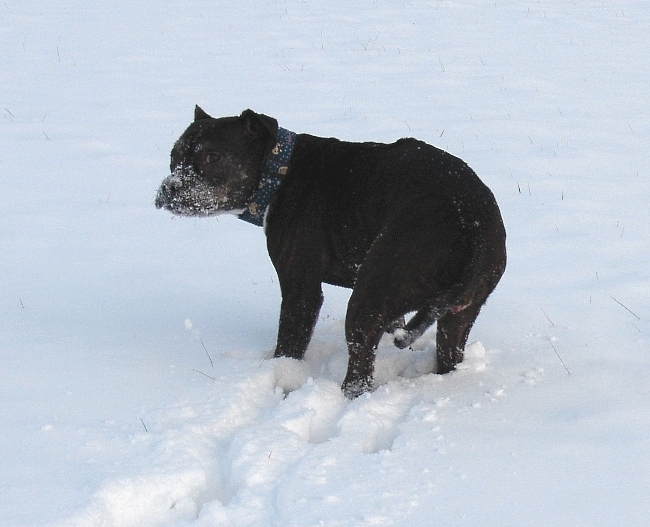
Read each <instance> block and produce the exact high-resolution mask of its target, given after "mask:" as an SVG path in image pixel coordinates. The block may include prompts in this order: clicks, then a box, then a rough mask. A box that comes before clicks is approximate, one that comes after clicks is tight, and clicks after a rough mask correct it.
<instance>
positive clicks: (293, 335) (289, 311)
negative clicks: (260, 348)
mask: <svg viewBox="0 0 650 527" xmlns="http://www.w3.org/2000/svg"><path fill="white" fill-rule="evenodd" d="M280 285H281V286H282V284H280ZM297 285H298V284H295V283H293V284H291V286H289V287H287V286H283V287H282V307H281V308H280V326H279V328H278V344H277V346H276V348H275V356H276V357H291V358H292V359H299V360H300V359H302V358H303V357H304V356H305V351H306V350H307V345H308V344H309V341H310V340H311V336H312V333H313V332H314V327H315V326H316V321H317V319H318V313H319V312H320V308H321V306H322V305H323V293H322V290H321V286H320V283H318V284H311V285H309V286H307V285H306V284H302V287H296V286H297Z"/></svg>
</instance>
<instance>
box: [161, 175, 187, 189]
mask: <svg viewBox="0 0 650 527" xmlns="http://www.w3.org/2000/svg"><path fill="white" fill-rule="evenodd" d="M165 186H166V188H167V190H180V189H181V188H182V187H183V180H182V179H181V178H179V177H178V176H169V177H168V178H167V181H166V182H165Z"/></svg>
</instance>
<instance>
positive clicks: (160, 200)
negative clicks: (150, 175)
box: [156, 174, 183, 209]
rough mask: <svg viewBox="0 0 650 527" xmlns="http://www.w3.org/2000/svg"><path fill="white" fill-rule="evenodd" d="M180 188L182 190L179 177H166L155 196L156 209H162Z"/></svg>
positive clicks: (181, 181) (181, 182)
mask: <svg viewBox="0 0 650 527" xmlns="http://www.w3.org/2000/svg"><path fill="white" fill-rule="evenodd" d="M181 188H183V180H182V179H181V178H180V177H179V176H177V175H174V174H172V175H171V176H169V177H167V178H166V179H165V180H164V181H163V182H162V184H161V185H160V188H159V189H158V194H157V195H156V208H158V209H162V208H163V207H164V206H165V204H166V203H167V202H168V201H169V199H170V198H171V197H172V195H173V194H174V193H175V192H178V191H179V190H180V189H181Z"/></svg>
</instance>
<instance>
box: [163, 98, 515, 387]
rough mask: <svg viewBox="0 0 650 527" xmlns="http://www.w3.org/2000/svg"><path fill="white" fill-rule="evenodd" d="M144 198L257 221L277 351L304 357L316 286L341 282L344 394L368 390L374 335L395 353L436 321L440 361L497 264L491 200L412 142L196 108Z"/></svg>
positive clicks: (183, 210) (444, 365) (499, 241)
mask: <svg viewBox="0 0 650 527" xmlns="http://www.w3.org/2000/svg"><path fill="white" fill-rule="evenodd" d="M156 206H157V207H158V208H162V207H164V208H166V209H168V210H170V211H171V212H173V213H175V214H180V215H184V216H211V215H216V214H219V213H222V212H234V213H236V214H239V215H240V218H242V219H244V220H246V221H249V222H251V223H254V224H256V225H263V226H264V228H265V231H266V236H267V247H268V251H269V255H270V257H271V260H272V261H273V265H274V266H275V269H276V271H277V273H278V277H279V280H280V288H281V292H282V307H281V310H280V326H279V331H278V342H277V347H276V349H275V356H276V357H281V356H284V357H292V358H295V359H302V358H303V356H304V354H305V350H306V348H307V345H308V344H309V341H310V339H311V335H312V332H313V329H314V326H315V324H316V320H317V318H318V313H319V310H320V307H321V304H322V301H323V294H322V290H321V284H322V283H323V282H326V283H329V284H333V285H337V286H342V287H349V288H352V295H351V297H350V301H349V303H348V310H347V316H346V321H345V335H346V339H347V343H348V351H349V362H348V370H347V375H346V377H345V380H344V381H343V391H344V393H345V394H346V395H347V396H348V397H356V396H358V395H359V394H361V393H363V392H365V391H367V390H369V389H370V388H371V385H372V377H373V370H374V361H375V350H376V348H377V345H378V344H379V340H380V339H381V337H382V335H383V334H384V333H385V332H390V333H393V334H394V336H395V344H396V346H398V347H399V348H404V347H406V346H409V345H410V344H411V343H412V342H413V341H415V340H416V339H417V338H418V337H419V336H420V335H422V334H423V333H424V331H425V330H426V329H427V328H428V327H429V326H431V325H432V324H433V323H434V322H437V324H438V325H437V335H436V339H437V340H436V347H437V359H438V366H437V372H438V373H446V372H449V371H451V370H453V369H454V368H455V366H456V365H457V364H458V363H459V362H460V361H462V360H463V351H464V348H465V344H466V342H467V337H468V335H469V331H470V329H471V327H472V325H473V323H474V321H475V320H476V317H477V316H478V313H479V310H480V309H481V306H482V305H483V304H484V303H485V301H486V299H487V297H488V296H489V295H490V293H491V292H492V291H493V290H494V288H495V287H496V285H497V283H498V282H499V279H500V278H501V275H502V274H503V272H504V270H505V266H506V249H505V238H506V233H505V229H504V227H503V221H502V219H501V214H500V212H499V208H498V206H497V204H496V201H495V199H494V196H493V195H492V193H491V192H490V190H489V189H488V188H487V187H486V186H485V185H484V184H483V183H482V182H481V181H480V180H479V178H478V177H477V175H476V174H475V173H474V171H472V169H470V168H469V167H468V166H467V165H466V164H465V163H464V162H463V161H461V160H460V159H458V158H456V157H454V156H452V155H451V154H448V153H446V152H443V151H442V150H439V149H437V148H435V147H433V146H430V145H428V144H426V143H423V142H420V141H417V140H415V139H400V140H399V141H397V142H395V143H393V144H380V143H350V142H343V141H339V140H338V139H326V138H321V137H314V136H311V135H306V134H300V135H296V134H294V133H293V132H290V131H288V130H285V129H282V128H279V127H278V123H277V121H276V120H275V119H273V118H271V117H267V116H266V115H261V114H256V113H255V112H253V111H251V110H246V111H245V112H243V113H242V114H241V116H239V117H225V118H221V119H215V118H212V117H210V116H209V115H208V114H207V113H205V112H204V111H203V110H202V109H201V108H199V107H198V106H197V107H196V109H195V113H194V122H193V123H192V124H191V125H190V126H189V128H188V129H187V130H186V131H185V132H184V133H183V135H182V136H181V137H180V139H179V140H178V142H177V143H176V144H175V145H174V148H173V149H172V152H171V175H170V176H169V177H167V178H166V179H165V180H164V181H163V183H162V185H161V187H160V189H159V190H158V194H157V196H156ZM413 312H414V313H415V314H414V315H413V317H412V318H411V319H410V321H409V322H408V323H406V324H405V323H404V316H405V315H407V314H409V313H413Z"/></svg>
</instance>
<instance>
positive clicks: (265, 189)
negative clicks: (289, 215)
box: [239, 128, 296, 227]
mask: <svg viewBox="0 0 650 527" xmlns="http://www.w3.org/2000/svg"><path fill="white" fill-rule="evenodd" d="M295 143H296V134H295V133H294V132H291V131H290V130H285V129H284V128H278V142H277V144H276V145H275V148H274V149H273V150H272V151H271V155H270V156H269V158H268V160H267V161H266V164H265V165H264V170H262V177H261V178H260V186H259V188H258V189H257V190H256V191H255V192H253V195H252V196H251V199H250V201H249V202H248V208H247V209H246V210H245V211H244V212H242V213H241V214H240V215H239V219H240V220H244V221H247V222H248V223H252V224H253V225H257V226H258V227H262V226H263V225H264V216H265V215H266V209H267V208H268V206H269V202H270V201H271V196H273V193H274V192H275V189H276V188H278V186H279V185H280V182H281V181H282V177H283V176H284V175H285V174H286V173H287V170H288V168H289V167H288V164H289V158H290V157H291V153H292V152H293V146H294V144H295Z"/></svg>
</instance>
